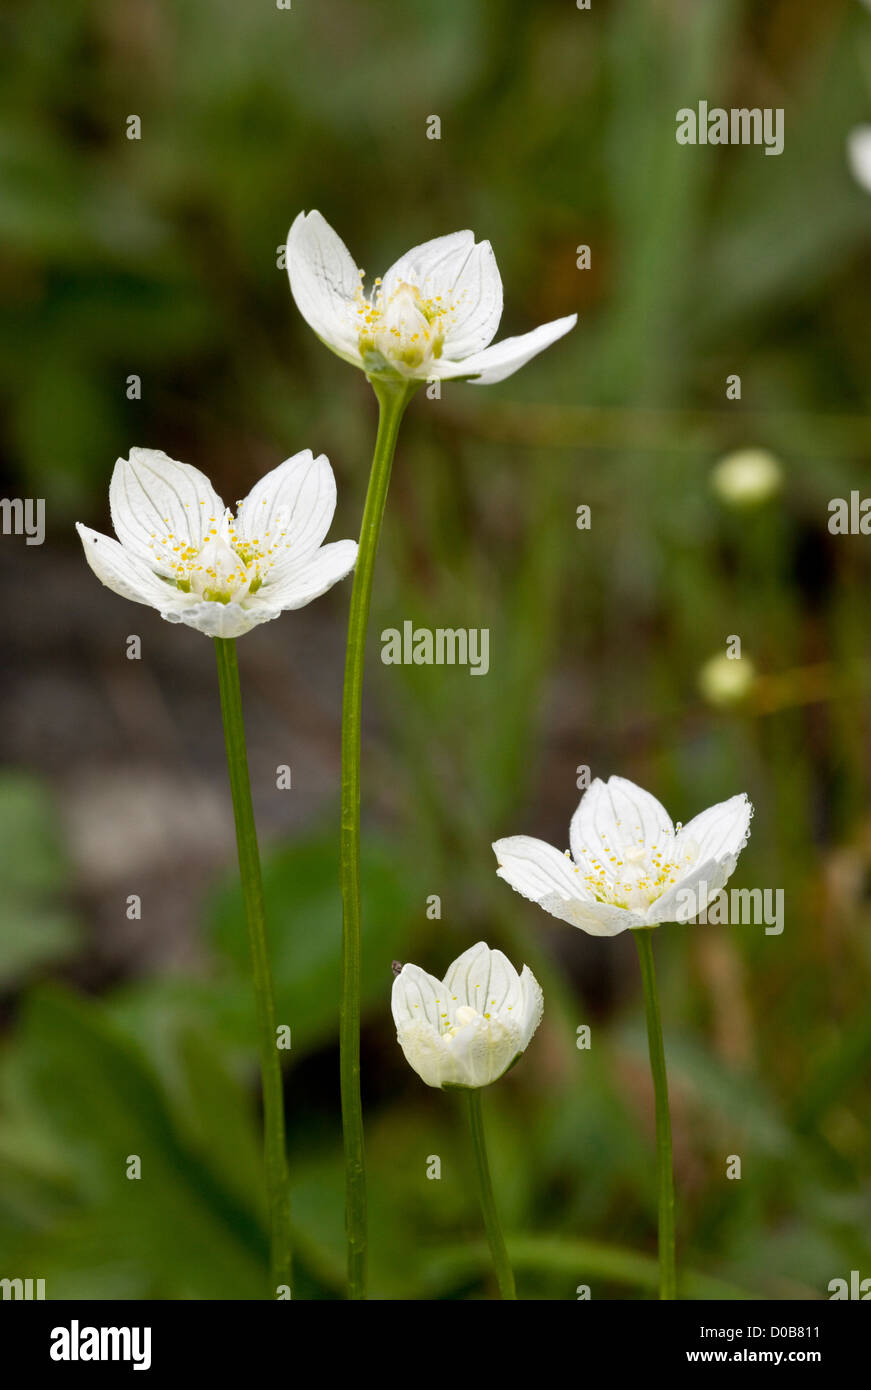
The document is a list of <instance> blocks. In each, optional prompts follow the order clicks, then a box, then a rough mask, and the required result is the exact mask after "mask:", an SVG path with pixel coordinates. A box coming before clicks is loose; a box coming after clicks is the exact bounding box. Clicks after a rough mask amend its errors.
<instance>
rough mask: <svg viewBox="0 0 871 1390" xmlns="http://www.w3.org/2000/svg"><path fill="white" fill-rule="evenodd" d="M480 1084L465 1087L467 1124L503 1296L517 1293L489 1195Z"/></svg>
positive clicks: (492, 1252) (489, 1182) (490, 1187)
mask: <svg viewBox="0 0 871 1390" xmlns="http://www.w3.org/2000/svg"><path fill="white" fill-rule="evenodd" d="M481 1089H482V1088H481V1087H480V1086H478V1087H472V1088H470V1089H469V1090H467V1091H466V1101H467V1103H468V1107H469V1125H470V1127H471V1130H472V1144H473V1145H474V1149H475V1167H476V1168H477V1170H478V1195H479V1197H480V1199H481V1215H482V1216H483V1218H484V1230H485V1231H486V1232H487V1240H488V1241H489V1243H490V1253H491V1254H492V1256H493V1267H494V1269H495V1270H496V1278H497V1280H498V1281H499V1292H500V1294H501V1295H502V1297H503V1298H515V1299H516V1297H517V1291H516V1289H515V1287H514V1274H513V1271H512V1269H511V1264H510V1262H509V1259H508V1251H507V1250H506V1248H505V1237H504V1236H503V1234H502V1227H501V1226H500V1224H499V1214H498V1212H497V1211H496V1201H495V1198H494V1196H493V1184H492V1182H491V1181H490V1164H489V1163H488V1161H487V1140H486V1138H485V1136H484V1107H483V1104H482V1097H481Z"/></svg>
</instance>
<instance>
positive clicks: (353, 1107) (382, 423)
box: [339, 379, 417, 1299]
mask: <svg viewBox="0 0 871 1390" xmlns="http://www.w3.org/2000/svg"><path fill="white" fill-rule="evenodd" d="M372 385H373V387H374V390H375V395H376V397H377V398H378V434H377V436H376V439H375V452H374V455H373V458H372V471H371V473H370V476H369V487H368V490H367V493H366V505H365V508H364V511H363V524H362V527H361V530H360V545H359V552H358V560H357V568H356V571H355V573H354V587H353V589H352V591H351V610H350V615H349V618H348V646H347V653H346V657H345V687H344V694H343V698H342V830H341V847H340V877H341V886H342V921H343V928H342V992H341V1006H340V1020H339V1071H340V1081H341V1092H342V1133H343V1137H344V1145H345V1172H346V1192H345V1203H346V1206H345V1225H346V1232H347V1240H348V1297H349V1298H352V1299H359V1298H365V1296H366V1167H365V1154H364V1143H363V1103H362V1097H361V1094H360V972H361V966H362V958H363V906H362V896H361V886H360V752H361V736H360V729H361V720H362V706H363V673H364V666H365V659H366V632H367V629H368V625H369V607H370V604H371V600H372V577H373V575H374V572H375V555H376V553H377V550H378V541H379V538H380V536H381V523H382V521H383V519H384V508H385V505H386V502H387V489H388V487H389V485H390V472H391V469H392V466H393V455H394V453H395V451H396V440H397V438H398V435H399V426H400V424H401V422H402V417H403V414H404V413H405V408H406V406H407V405H408V402H409V400H410V399H411V397H412V395H413V394H414V391H415V388H416V385H417V383H416V382H405V381H401V380H399V379H397V380H395V381H393V380H383V381H381V380H375V381H373V383H372Z"/></svg>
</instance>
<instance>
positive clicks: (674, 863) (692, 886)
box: [493, 777, 753, 936]
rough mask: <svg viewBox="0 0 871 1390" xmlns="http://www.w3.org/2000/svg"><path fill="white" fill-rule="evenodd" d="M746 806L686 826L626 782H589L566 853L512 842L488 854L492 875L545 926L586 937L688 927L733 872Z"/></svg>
mask: <svg viewBox="0 0 871 1390" xmlns="http://www.w3.org/2000/svg"><path fill="white" fill-rule="evenodd" d="M752 814H753V807H752V806H751V805H750V802H749V801H748V800H747V797H746V796H744V795H743V793H742V795H740V796H733V797H731V798H730V800H728V801H721V802H720V803H719V805H717V806H712V807H711V808H710V809H709V810H707V811H702V813H701V815H698V816H696V817H695V819H694V820H691V821H690V822H689V824H688V825H684V826H681V825H680V824H678V825H677V826H674V825H672V823H671V818H670V817H669V815H668V812H667V811H666V810H665V807H664V806H661V805H660V803H659V802H658V801H657V800H656V797H655V796H651V795H650V793H649V792H646V791H643V790H642V788H641V787H636V785H635V783H634V782H629V781H627V779H626V778H625V777H609V779H608V781H607V782H602V781H600V780H599V778H598V777H597V778H596V780H595V781H594V782H593V783H592V784H591V786H590V787H589V789H588V790H587V791H586V792H585V793H584V795H583V796H582V797H581V802H580V805H579V806H578V809H577V810H576V811H575V814H574V816H573V817H572V823H571V826H570V828H569V841H570V844H571V853H569V851H568V850H566V852H565V854H560V852H559V850H557V849H554V847H553V846H552V845H548V844H545V842H544V841H543V840H533V839H530V838H529V836H527V835H515V836H512V837H511V838H510V839H507V840H497V841H496V843H495V844H494V846H493V849H494V851H495V853H496V858H497V860H498V863H499V868H498V874H499V877H500V878H504V879H505V882H506V883H510V884H511V887H512V888H514V889H516V890H517V892H518V893H522V894H523V896H524V897H525V898H530V899H531V900H532V901H533V902H536V903H538V904H539V906H540V907H543V908H544V910H545V912H549V913H550V914H551V916H553V917H559V918H561V919H562V921H564V922H570V923H571V924H572V926H573V927H580V928H581V929H582V930H583V931H586V932H589V933H590V935H591V936H616V935H617V933H618V932H621V931H625V930H626V929H627V927H655V926H656V925H657V924H658V923H660V922H686V921H689V920H690V919H691V918H692V917H695V916H696V915H697V914H698V913H699V912H701V911H703V910H704V908H705V907H706V906H707V903H708V902H709V901H710V899H711V898H712V897H713V896H714V895H715V894H716V893H718V892H719V891H720V889H721V888H722V887H723V886H724V884H725V883H726V882H727V880H728V879H729V878H730V877H731V875H732V873H733V872H734V869H735V865H736V864H737V862H738V855H739V854H740V853H741V850H742V849H743V848H744V846H745V844H746V843H747V838H748V835H749V826H750V817H751V816H752Z"/></svg>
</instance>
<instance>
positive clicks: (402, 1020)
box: [390, 964, 445, 1033]
mask: <svg viewBox="0 0 871 1390" xmlns="http://www.w3.org/2000/svg"><path fill="white" fill-rule="evenodd" d="M444 999H445V985H444V984H443V982H442V981H441V980H437V979H436V978H435V976H434V975H428V974H427V973H426V971H425V970H421V968H420V966H419V965H410V964H409V965H404V966H403V967H402V970H401V971H400V972H399V974H398V975H397V976H396V979H395V980H394V981H393V992H392V994H391V999H390V1007H391V1009H392V1010H393V1021H394V1023H395V1024H396V1027H397V1030H398V1031H399V1032H401V1031H402V1029H403V1028H405V1027H406V1025H407V1024H409V1023H419V1022H420V1021H421V1019H425V1020H426V1022H427V1023H428V1024H429V1025H430V1027H432V1028H434V1029H435V1030H436V1032H438V1033H442V1032H443V1031H444V1028H443V1024H442V1014H443V1013H444V1012H445V1009H444Z"/></svg>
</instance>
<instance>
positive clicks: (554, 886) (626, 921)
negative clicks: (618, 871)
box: [493, 835, 644, 936]
mask: <svg viewBox="0 0 871 1390" xmlns="http://www.w3.org/2000/svg"><path fill="white" fill-rule="evenodd" d="M493 850H494V853H495V855H496V858H497V860H498V861H499V868H498V870H497V873H498V875H499V877H500V878H504V880H505V882H506V883H510V885H511V887H512V888H513V889H514V890H515V891H516V892H518V893H521V894H522V895H523V897H524V898H529V899H530V900H531V901H532V902H535V903H538V905H539V907H543V908H544V910H545V912H549V913H550V914H551V916H552V917H559V918H560V920H561V921H563V922H570V923H571V925H572V926H573V927H580V928H581V930H582V931H585V932H589V934H590V935H591V936H616V935H617V933H618V932H621V931H625V930H626V928H627V927H637V926H641V925H642V924H643V921H644V918H643V916H641V915H640V914H639V913H636V912H630V911H628V910H627V909H626V908H623V907H612V906H611V905H610V904H608V903H600V902H598V901H597V900H596V899H595V898H594V897H593V895H592V894H591V893H590V892H589V890H588V889H586V888H585V887H584V885H583V884H582V883H581V882H580V881H579V870H578V868H577V866H576V865H575V864H573V863H572V861H571V859H569V858H568V857H567V856H566V855H564V854H560V852H559V850H557V849H554V847H553V845H548V844H546V843H545V841H544V840H535V839H532V838H531V837H530V836H528V835H513V836H510V837H509V838H508V839H505V840H497V841H496V843H495V844H494V845H493Z"/></svg>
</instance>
